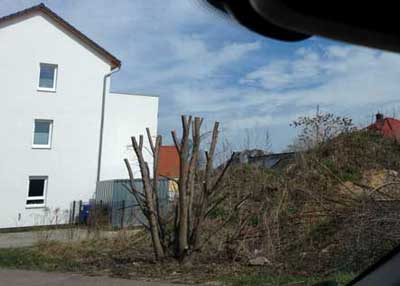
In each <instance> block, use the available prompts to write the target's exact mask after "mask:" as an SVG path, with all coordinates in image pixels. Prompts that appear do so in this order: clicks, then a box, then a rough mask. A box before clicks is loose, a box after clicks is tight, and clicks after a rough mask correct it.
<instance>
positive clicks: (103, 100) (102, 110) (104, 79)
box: [96, 66, 121, 188]
mask: <svg viewBox="0 0 400 286" xmlns="http://www.w3.org/2000/svg"><path fill="white" fill-rule="evenodd" d="M120 69H121V66H118V67H116V68H114V69H112V70H111V71H110V72H109V73H107V74H105V75H104V78H103V95H102V99H101V119H100V138H99V154H98V157H97V176H96V188H97V183H98V182H99V181H100V172H101V157H102V153H103V137H104V134H103V131H104V113H105V108H106V95H107V79H108V78H109V77H111V75H112V74H114V73H116V72H118V71H119V70H120Z"/></svg>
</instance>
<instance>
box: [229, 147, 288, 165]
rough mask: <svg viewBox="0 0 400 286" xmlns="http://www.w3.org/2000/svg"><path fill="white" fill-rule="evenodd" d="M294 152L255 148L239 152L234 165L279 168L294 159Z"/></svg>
mask: <svg viewBox="0 0 400 286" xmlns="http://www.w3.org/2000/svg"><path fill="white" fill-rule="evenodd" d="M294 157H295V153H294V152H286V153H265V152H264V151H263V150H258V149H253V150H244V151H241V152H238V153H237V154H236V155H235V158H234V159H233V162H232V165H239V164H250V165H256V166H259V167H264V168H268V169H273V168H277V167H278V166H280V165H282V164H285V162H289V161H291V160H293V159H294Z"/></svg>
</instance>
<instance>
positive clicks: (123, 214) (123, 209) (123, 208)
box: [121, 200, 125, 229]
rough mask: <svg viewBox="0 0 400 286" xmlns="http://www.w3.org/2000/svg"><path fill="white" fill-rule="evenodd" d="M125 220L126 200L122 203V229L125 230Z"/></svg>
mask: <svg viewBox="0 0 400 286" xmlns="http://www.w3.org/2000/svg"><path fill="white" fill-rule="evenodd" d="M124 218H125V200H123V201H122V207H121V229H123V228H124Z"/></svg>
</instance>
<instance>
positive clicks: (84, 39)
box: [0, 3, 121, 68]
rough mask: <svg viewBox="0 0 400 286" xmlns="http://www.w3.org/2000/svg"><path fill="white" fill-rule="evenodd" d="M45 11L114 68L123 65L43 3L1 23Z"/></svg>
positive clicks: (14, 14)
mask: <svg viewBox="0 0 400 286" xmlns="http://www.w3.org/2000/svg"><path fill="white" fill-rule="evenodd" d="M37 12H39V13H43V14H44V15H46V16H48V17H50V18H51V19H52V20H53V21H54V22H55V23H57V24H58V25H59V26H61V27H62V28H64V29H65V30H67V31H68V32H70V33H71V34H73V35H74V36H75V37H76V38H78V39H79V40H80V41H81V42H82V43H84V44H86V45H87V46H89V47H90V48H92V49H93V50H95V51H96V52H97V53H98V54H99V55H100V56H101V57H103V58H104V59H105V60H106V61H108V62H109V63H110V65H111V67H112V68H116V67H120V66H121V61H120V60H119V59H117V58H116V57H115V56H113V55H112V54H110V53H109V52H108V51H106V50H105V49H104V48H102V47H101V46H100V45H98V44H97V43H95V42H94V41H92V40H91V39H89V38H88V37H86V36H85V35H84V34H83V33H82V32H80V31H79V30H78V29H76V28H75V27H74V26H72V25H71V24H69V23H68V22H67V21H65V20H64V19H62V18H61V17H60V16H58V15H57V14H56V13H54V12H53V11H51V10H50V9H49V8H47V7H46V6H45V5H44V4H43V3H41V4H39V5H36V6H33V7H30V8H28V9H25V10H21V11H19V12H16V13H13V14H10V15H7V16H4V17H1V18H0V24H2V23H6V22H9V21H13V20H16V19H18V18H20V17H23V16H27V15H30V14H34V13H37Z"/></svg>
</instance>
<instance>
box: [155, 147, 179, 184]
mask: <svg viewBox="0 0 400 286" xmlns="http://www.w3.org/2000/svg"><path fill="white" fill-rule="evenodd" d="M179 167H180V162H179V154H178V151H177V150H176V147H175V146H161V147H160V154H159V159H158V169H157V174H158V175H159V176H161V177H168V178H177V177H179Z"/></svg>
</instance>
